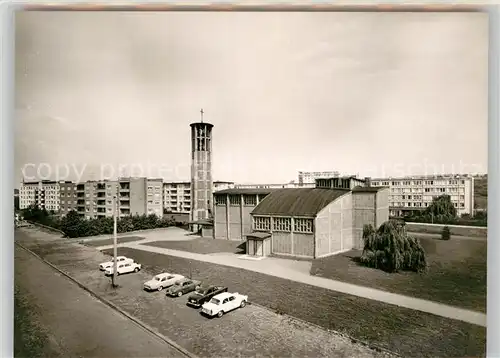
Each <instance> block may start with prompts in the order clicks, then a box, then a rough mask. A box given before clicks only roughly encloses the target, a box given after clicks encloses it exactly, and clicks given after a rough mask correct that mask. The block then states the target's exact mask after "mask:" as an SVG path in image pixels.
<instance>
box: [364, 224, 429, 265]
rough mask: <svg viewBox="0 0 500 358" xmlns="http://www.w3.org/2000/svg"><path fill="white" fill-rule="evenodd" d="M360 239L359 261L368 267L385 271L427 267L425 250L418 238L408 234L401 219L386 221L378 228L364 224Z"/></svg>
mask: <svg viewBox="0 0 500 358" xmlns="http://www.w3.org/2000/svg"><path fill="white" fill-rule="evenodd" d="M363 241H364V248H363V253H362V255H361V263H362V264H364V265H366V266H368V267H373V268H379V269H382V270H384V271H387V272H398V271H415V272H424V271H425V270H426V269H427V259H426V256H425V251H424V249H423V247H422V245H421V244H420V241H419V240H418V239H415V238H413V237H410V236H408V234H407V232H406V224H405V223H404V221H401V220H389V221H386V222H385V223H383V224H382V225H381V226H380V227H379V228H378V230H375V229H374V228H373V226H372V225H365V227H364V228H363Z"/></svg>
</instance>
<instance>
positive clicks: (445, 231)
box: [441, 226, 451, 240]
mask: <svg viewBox="0 0 500 358" xmlns="http://www.w3.org/2000/svg"><path fill="white" fill-rule="evenodd" d="M450 238H451V232H450V228H449V227H448V226H445V227H444V228H443V231H441V239H443V240H449V239H450Z"/></svg>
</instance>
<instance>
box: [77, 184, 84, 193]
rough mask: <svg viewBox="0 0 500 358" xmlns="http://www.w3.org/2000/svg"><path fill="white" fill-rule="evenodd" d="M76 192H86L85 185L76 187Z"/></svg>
mask: <svg viewBox="0 0 500 358" xmlns="http://www.w3.org/2000/svg"><path fill="white" fill-rule="evenodd" d="M76 190H77V191H83V190H85V185H84V184H78V185H77V186H76Z"/></svg>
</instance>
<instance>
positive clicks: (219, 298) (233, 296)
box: [201, 292, 248, 317]
mask: <svg viewBox="0 0 500 358" xmlns="http://www.w3.org/2000/svg"><path fill="white" fill-rule="evenodd" d="M247 301H248V296H246V295H240V294H239V293H238V292H235V293H228V292H224V293H219V294H218V295H215V296H214V297H212V299H211V300H210V301H209V302H206V303H204V304H203V306H201V313H203V314H205V315H207V316H210V317H214V316H217V317H222V316H223V315H224V314H225V313H227V312H229V311H232V310H234V309H236V308H238V307H240V308H243V307H245V306H246V304H247Z"/></svg>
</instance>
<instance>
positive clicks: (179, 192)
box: [163, 181, 235, 213]
mask: <svg viewBox="0 0 500 358" xmlns="http://www.w3.org/2000/svg"><path fill="white" fill-rule="evenodd" d="M212 185H213V186H212V192H216V191H220V190H227V189H232V188H234V187H235V184H234V182H230V181H214V182H213V183H212ZM163 207H164V209H165V210H167V211H169V212H173V213H189V212H191V183H190V182H187V181H186V182H184V181H183V182H165V183H163Z"/></svg>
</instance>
